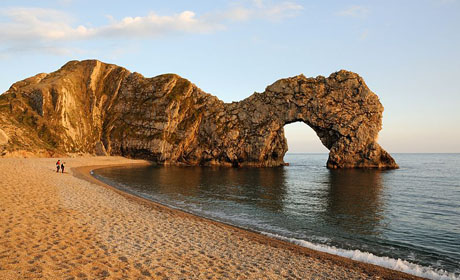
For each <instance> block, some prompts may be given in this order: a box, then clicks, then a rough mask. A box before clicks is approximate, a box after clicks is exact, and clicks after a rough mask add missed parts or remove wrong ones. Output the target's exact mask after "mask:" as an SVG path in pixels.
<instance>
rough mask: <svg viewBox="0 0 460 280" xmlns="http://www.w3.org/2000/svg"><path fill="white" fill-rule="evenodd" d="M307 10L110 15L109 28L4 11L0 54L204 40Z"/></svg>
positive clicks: (256, 3)
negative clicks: (185, 37)
mask: <svg viewBox="0 0 460 280" xmlns="http://www.w3.org/2000/svg"><path fill="white" fill-rule="evenodd" d="M302 9H303V7H302V6H301V5H299V4H296V3H294V2H289V1H282V2H277V3H272V2H270V3H267V2H266V1H264V0H250V1H249V2H248V1H246V2H244V3H242V2H240V3H239V4H233V5H232V6H230V7H228V9H227V11H216V12H212V13H208V14H204V15H200V16H197V15H196V14H195V13H194V12H192V11H183V12H181V13H177V14H172V15H158V14H156V13H154V12H150V13H149V14H148V15H146V16H136V17H125V18H122V19H116V18H114V17H112V16H111V15H105V17H106V18H107V23H106V24H105V25H100V26H91V25H90V24H86V25H83V24H75V22H76V19H75V18H74V17H72V16H71V15H70V14H68V13H65V12H63V11H59V10H54V9H43V8H22V7H19V8H7V9H3V10H2V11H0V17H2V21H0V43H2V45H3V46H4V48H3V50H1V52H3V53H4V52H10V51H13V50H14V49H16V50H17V51H26V50H31V49H33V48H31V46H34V47H36V49H37V50H40V49H42V50H48V51H47V52H49V53H65V51H63V50H64V49H65V48H62V49H61V48H60V47H49V46H57V45H59V44H64V43H66V42H74V41H87V40H92V39H96V38H97V39H104V38H116V39H123V38H133V39H155V38H158V37H161V36H166V35H172V34H202V33H211V32H215V31H218V30H222V29H225V27H226V25H228V24H230V22H232V21H240V22H241V21H249V20H252V19H263V20H280V19H283V18H287V17H292V16H295V15H297V13H298V12H299V11H300V10H302Z"/></svg>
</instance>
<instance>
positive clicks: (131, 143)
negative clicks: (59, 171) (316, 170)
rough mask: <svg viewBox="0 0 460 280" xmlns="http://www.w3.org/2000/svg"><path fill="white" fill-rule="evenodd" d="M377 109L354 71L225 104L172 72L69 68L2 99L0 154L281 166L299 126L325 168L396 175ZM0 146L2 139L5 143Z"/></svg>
mask: <svg viewBox="0 0 460 280" xmlns="http://www.w3.org/2000/svg"><path fill="white" fill-rule="evenodd" d="M382 112H383V106H382V105H381V104H380V102H379V99H378V97H377V95H375V94H374V93H373V92H372V91H370V90H369V89H368V87H367V86H366V84H365V83H364V81H363V79H362V78H361V77H360V76H358V75H357V74H355V73H352V72H348V71H343V70H342V71H339V72H336V73H333V74H331V75H330V76H329V77H328V78H325V77H322V76H319V77H316V78H306V77H304V76H303V75H299V76H296V77H292V78H287V79H281V80H278V81H276V82H275V83H274V84H272V85H270V86H268V87H267V88H266V90H265V92H262V93H254V94H253V95H251V96H250V97H248V98H246V99H244V100H242V101H240V102H232V103H224V102H222V101H221V100H219V99H218V98H217V97H215V96H213V95H210V94H208V93H205V92H203V91H202V90H200V89H199V88H198V87H197V86H195V85H194V84H192V83H191V82H189V81H188V80H186V79H184V78H181V77H179V76H178V75H175V74H165V75H160V76H157V77H154V78H145V77H143V76H142V75H141V74H138V73H131V72H130V71H128V70H126V69H124V68H122V67H119V66H116V65H112V64H105V63H102V62H100V61H97V60H86V61H81V62H79V61H70V62H68V63H67V64H66V65H64V66H63V67H62V68H61V69H59V70H58V71H56V72H53V73H51V74H38V75H36V76H34V77H31V78H28V79H25V80H23V81H20V82H17V83H15V84H13V85H12V86H11V88H10V89H9V90H8V91H7V92H6V93H5V94H3V95H1V96H0V129H1V131H3V133H2V134H1V135H0V136H1V139H0V140H1V141H0V155H3V156H5V155H8V154H12V153H17V152H18V151H24V152H27V153H28V154H35V155H41V156H43V155H44V156H51V155H60V154H95V155H106V154H111V155H123V156H127V157H133V158H144V159H149V160H151V161H153V162H156V163H159V164H174V165H182V164H183V165H227V166H280V165H283V164H284V161H283V157H284V154H285V153H286V151H287V149H288V147H287V142H286V138H285V137H284V129H283V127H284V125H286V124H288V123H292V122H296V121H302V122H304V123H306V124H307V125H309V126H310V127H311V128H313V130H314V131H315V132H316V134H317V135H318V137H319V138H320V139H321V142H322V143H323V144H324V146H326V147H327V148H328V149H329V150H330V154H329V159H328V162H327V166H328V167H329V168H397V164H396V163H395V161H394V160H393V158H392V157H391V156H390V155H389V154H388V153H387V152H386V151H385V150H383V149H382V148H381V147H380V146H379V144H378V143H377V142H376V140H377V136H378V132H379V131H380V129H381V127H382ZM5 139H6V140H5Z"/></svg>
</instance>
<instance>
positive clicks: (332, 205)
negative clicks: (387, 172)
mask: <svg viewBox="0 0 460 280" xmlns="http://www.w3.org/2000/svg"><path fill="white" fill-rule="evenodd" d="M381 172H382V171H379V170H352V169H350V170H329V176H328V181H327V184H328V195H327V201H326V203H325V219H326V221H327V222H328V223H330V224H332V225H334V226H338V227H340V228H341V229H342V230H344V231H346V232H349V233H358V234H364V235H369V234H371V235H375V234H378V233H379V231H380V230H381V226H382V221H383V218H384V216H383V202H382V198H381V196H382V194H381V193H382V188H383V185H382V177H381V175H382V174H381Z"/></svg>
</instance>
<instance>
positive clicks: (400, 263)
mask: <svg viewBox="0 0 460 280" xmlns="http://www.w3.org/2000/svg"><path fill="white" fill-rule="evenodd" d="M261 233H262V234H263V235H266V236H269V237H273V238H276V239H280V240H283V241H287V242H290V243H294V244H297V245H300V246H302V247H306V248H310V249H313V250H316V251H320V252H325V253H329V254H332V255H337V256H342V257H345V258H349V259H352V260H356V261H360V262H364V263H369V264H375V265H378V266H382V267H386V268H389V269H393V270H397V271H402V272H405V273H408V274H412V275H415V276H419V277H424V278H428V279H436V280H459V279H460V275H456V274H454V273H449V272H447V271H445V270H436V269H433V268H431V267H424V266H421V265H418V264H414V263H411V262H408V261H406V260H401V259H392V258H389V257H379V256H376V255H374V254H372V253H368V252H361V251H359V250H345V249H341V248H337V247H335V246H327V245H322V244H314V243H311V242H308V241H305V240H300V239H295V238H288V237H284V236H281V235H278V234H273V233H269V232H261Z"/></svg>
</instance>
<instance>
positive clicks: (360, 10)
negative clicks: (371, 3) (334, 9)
mask: <svg viewBox="0 0 460 280" xmlns="http://www.w3.org/2000/svg"><path fill="white" fill-rule="evenodd" d="M338 14H339V15H340V16H346V17H354V18H365V17H367V16H368V15H369V9H367V8H366V7H364V6H351V7H350V8H348V9H345V10H342V11H340V12H338Z"/></svg>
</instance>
